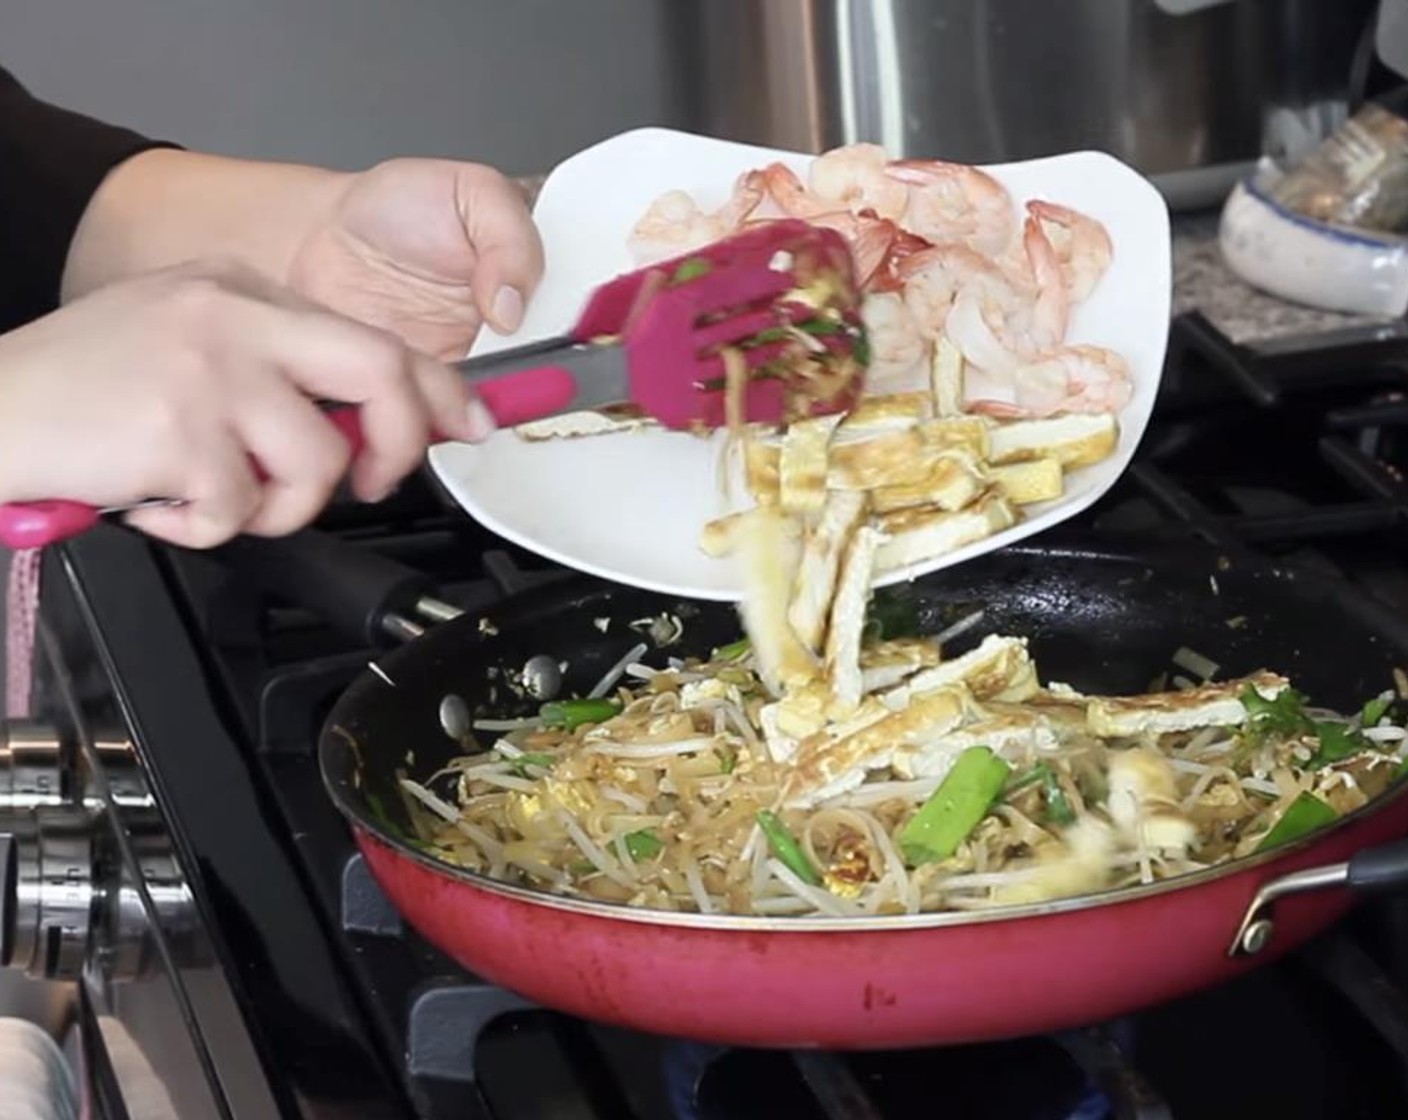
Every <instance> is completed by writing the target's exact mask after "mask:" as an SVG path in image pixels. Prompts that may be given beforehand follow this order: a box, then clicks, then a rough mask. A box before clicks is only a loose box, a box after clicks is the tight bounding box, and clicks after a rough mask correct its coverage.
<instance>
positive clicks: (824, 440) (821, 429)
mask: <svg viewBox="0 0 1408 1120" xmlns="http://www.w3.org/2000/svg"><path fill="white" fill-rule="evenodd" d="M839 422H840V417H839V416H835V415H832V416H818V417H815V418H813V419H810V420H798V421H796V422H795V423H793V424H791V425H790V426H789V427H788V429H787V434H786V435H785V436H783V437H782V450H781V452H780V453H779V456H778V465H777V477H778V496H779V499H780V501H781V505H782V509H783V511H784V512H785V513H790V514H800V515H801V516H803V517H810V516H811V515H813V514H816V513H820V512H821V507H822V505H823V504H824V503H825V501H826V472H827V448H828V446H829V445H830V443H831V435H832V433H833V432H834V431H835V430H836V426H837V424H838V423H839Z"/></svg>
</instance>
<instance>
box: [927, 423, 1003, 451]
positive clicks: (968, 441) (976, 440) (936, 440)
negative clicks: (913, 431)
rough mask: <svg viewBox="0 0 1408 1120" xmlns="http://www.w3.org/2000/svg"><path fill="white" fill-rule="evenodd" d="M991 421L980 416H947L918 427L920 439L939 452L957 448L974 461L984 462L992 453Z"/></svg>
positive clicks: (992, 426)
mask: <svg viewBox="0 0 1408 1120" xmlns="http://www.w3.org/2000/svg"><path fill="white" fill-rule="evenodd" d="M996 426H997V425H995V424H994V423H993V422H992V421H990V420H987V419H984V418H983V417H981V416H947V417H943V418H941V419H938V420H930V421H929V422H928V423H926V424H920V425H919V435H920V438H921V439H923V440H924V443H925V445H926V446H928V447H932V448H935V449H937V450H940V451H944V450H948V449H950V448H957V449H958V450H960V451H967V452H968V454H970V455H972V456H973V457H974V458H975V459H979V460H986V459H988V458H989V457H990V456H991V453H992V430H993V429H994V428H995V427H996Z"/></svg>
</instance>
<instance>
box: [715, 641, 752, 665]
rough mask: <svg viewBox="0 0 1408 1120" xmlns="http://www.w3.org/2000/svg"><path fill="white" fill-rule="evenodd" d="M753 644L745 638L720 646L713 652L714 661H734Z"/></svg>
mask: <svg viewBox="0 0 1408 1120" xmlns="http://www.w3.org/2000/svg"><path fill="white" fill-rule="evenodd" d="M752 648H753V643H752V642H750V641H749V640H748V639H747V638H739V639H738V641H736V642H729V644H728V645H726V646H720V647H719V648H718V649H716V650H715V651H714V660H715V661H735V660H737V659H738V658H740V657H742V656H743V655H744V654H745V653H747V652H748V651H749V650H750V649H752Z"/></svg>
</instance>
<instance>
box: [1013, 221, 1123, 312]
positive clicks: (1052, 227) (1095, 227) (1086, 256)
mask: <svg viewBox="0 0 1408 1120" xmlns="http://www.w3.org/2000/svg"><path fill="white" fill-rule="evenodd" d="M1027 212H1028V213H1029V214H1030V215H1031V216H1032V217H1033V218H1035V219H1037V220H1038V221H1039V222H1040V223H1041V227H1042V232H1043V233H1045V234H1046V237H1047V239H1048V240H1049V241H1050V242H1051V246H1052V249H1053V250H1054V252H1055V254H1056V259H1057V260H1058V261H1060V262H1061V273H1062V275H1063V276H1064V277H1065V282H1066V289H1067V291H1069V292H1070V295H1071V300H1072V302H1074V303H1079V302H1081V301H1082V300H1084V299H1085V298H1086V297H1087V296H1088V295H1090V293H1091V292H1092V291H1093V290H1094V289H1095V285H1096V284H1098V283H1099V282H1100V278H1101V277H1102V276H1104V275H1105V270H1106V269H1107V268H1109V267H1110V261H1111V259H1112V258H1113V256H1114V247H1113V246H1112V245H1111V244H1110V235H1109V233H1108V232H1107V231H1106V229H1105V227H1104V226H1103V225H1102V224H1101V223H1100V222H1097V221H1096V220H1095V219H1094V218H1091V217H1089V216H1087V215H1085V214H1082V213H1080V212H1079V211H1078V210H1072V209H1070V208H1069V207H1066V206H1058V205H1057V204H1056V203H1054V202H1042V201H1040V200H1038V199H1033V200H1032V201H1031V202H1028V203H1027Z"/></svg>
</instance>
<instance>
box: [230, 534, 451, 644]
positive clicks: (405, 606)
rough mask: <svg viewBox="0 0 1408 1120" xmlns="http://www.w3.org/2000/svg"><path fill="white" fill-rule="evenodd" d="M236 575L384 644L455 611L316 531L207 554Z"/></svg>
mask: <svg viewBox="0 0 1408 1120" xmlns="http://www.w3.org/2000/svg"><path fill="white" fill-rule="evenodd" d="M212 555H214V556H215V557H216V558H217V559H219V560H220V561H222V562H223V563H225V564H226V565H227V566H229V567H230V569H231V570H232V571H234V572H235V573H236V574H237V575H238V576H239V577H240V578H242V579H245V580H248V581H249V582H251V583H253V584H254V585H255V586H256V587H258V588H259V589H260V590H262V591H264V592H266V593H268V594H270V595H273V596H276V597H278V598H280V599H283V600H285V601H286V602H290V603H294V604H297V605H298V606H300V607H305V608H307V609H308V610H311V611H313V612H314V613H316V614H317V615H318V616H319V617H320V618H322V619H323V620H324V621H325V622H327V623H329V624H330V625H332V626H333V627H335V628H336V629H337V630H338V631H339V632H340V633H342V634H343V635H344V636H345V637H347V638H349V639H350V640H351V641H354V642H358V643H366V644H367V645H372V646H383V645H385V644H386V643H387V641H388V639H390V640H392V641H396V642H406V641H410V640H412V639H414V638H418V637H419V636H420V635H421V634H423V633H424V632H425V624H426V623H434V622H447V621H449V620H450V619H452V618H454V617H456V616H457V615H458V614H459V613H460V611H459V608H457V607H454V606H452V605H450V604H449V603H446V602H443V601H441V600H439V599H437V598H435V597H434V596H433V595H432V594H431V592H432V590H433V585H432V583H431V581H430V580H429V579H427V578H426V577H425V575H423V574H422V573H420V572H417V571H416V570H415V569H413V568H408V567H406V566H405V565H403V564H399V563H397V562H396V561H395V560H392V559H391V558H390V557H387V556H383V555H381V554H380V553H377V552H373V551H372V550H370V549H365V548H359V547H358V546H357V545H355V544H352V543H350V542H348V541H344V540H341V539H339V538H337V537H333V536H331V535H329V534H327V533H321V532H318V531H317V530H316V529H304V530H301V531H300V532H297V533H293V534H291V535H289V536H286V537H277V538H263V537H260V538H253V537H236V538H235V539H234V540H232V541H229V542H228V543H226V544H223V545H221V546H219V547H218V548H216V549H214V550H212Z"/></svg>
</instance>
